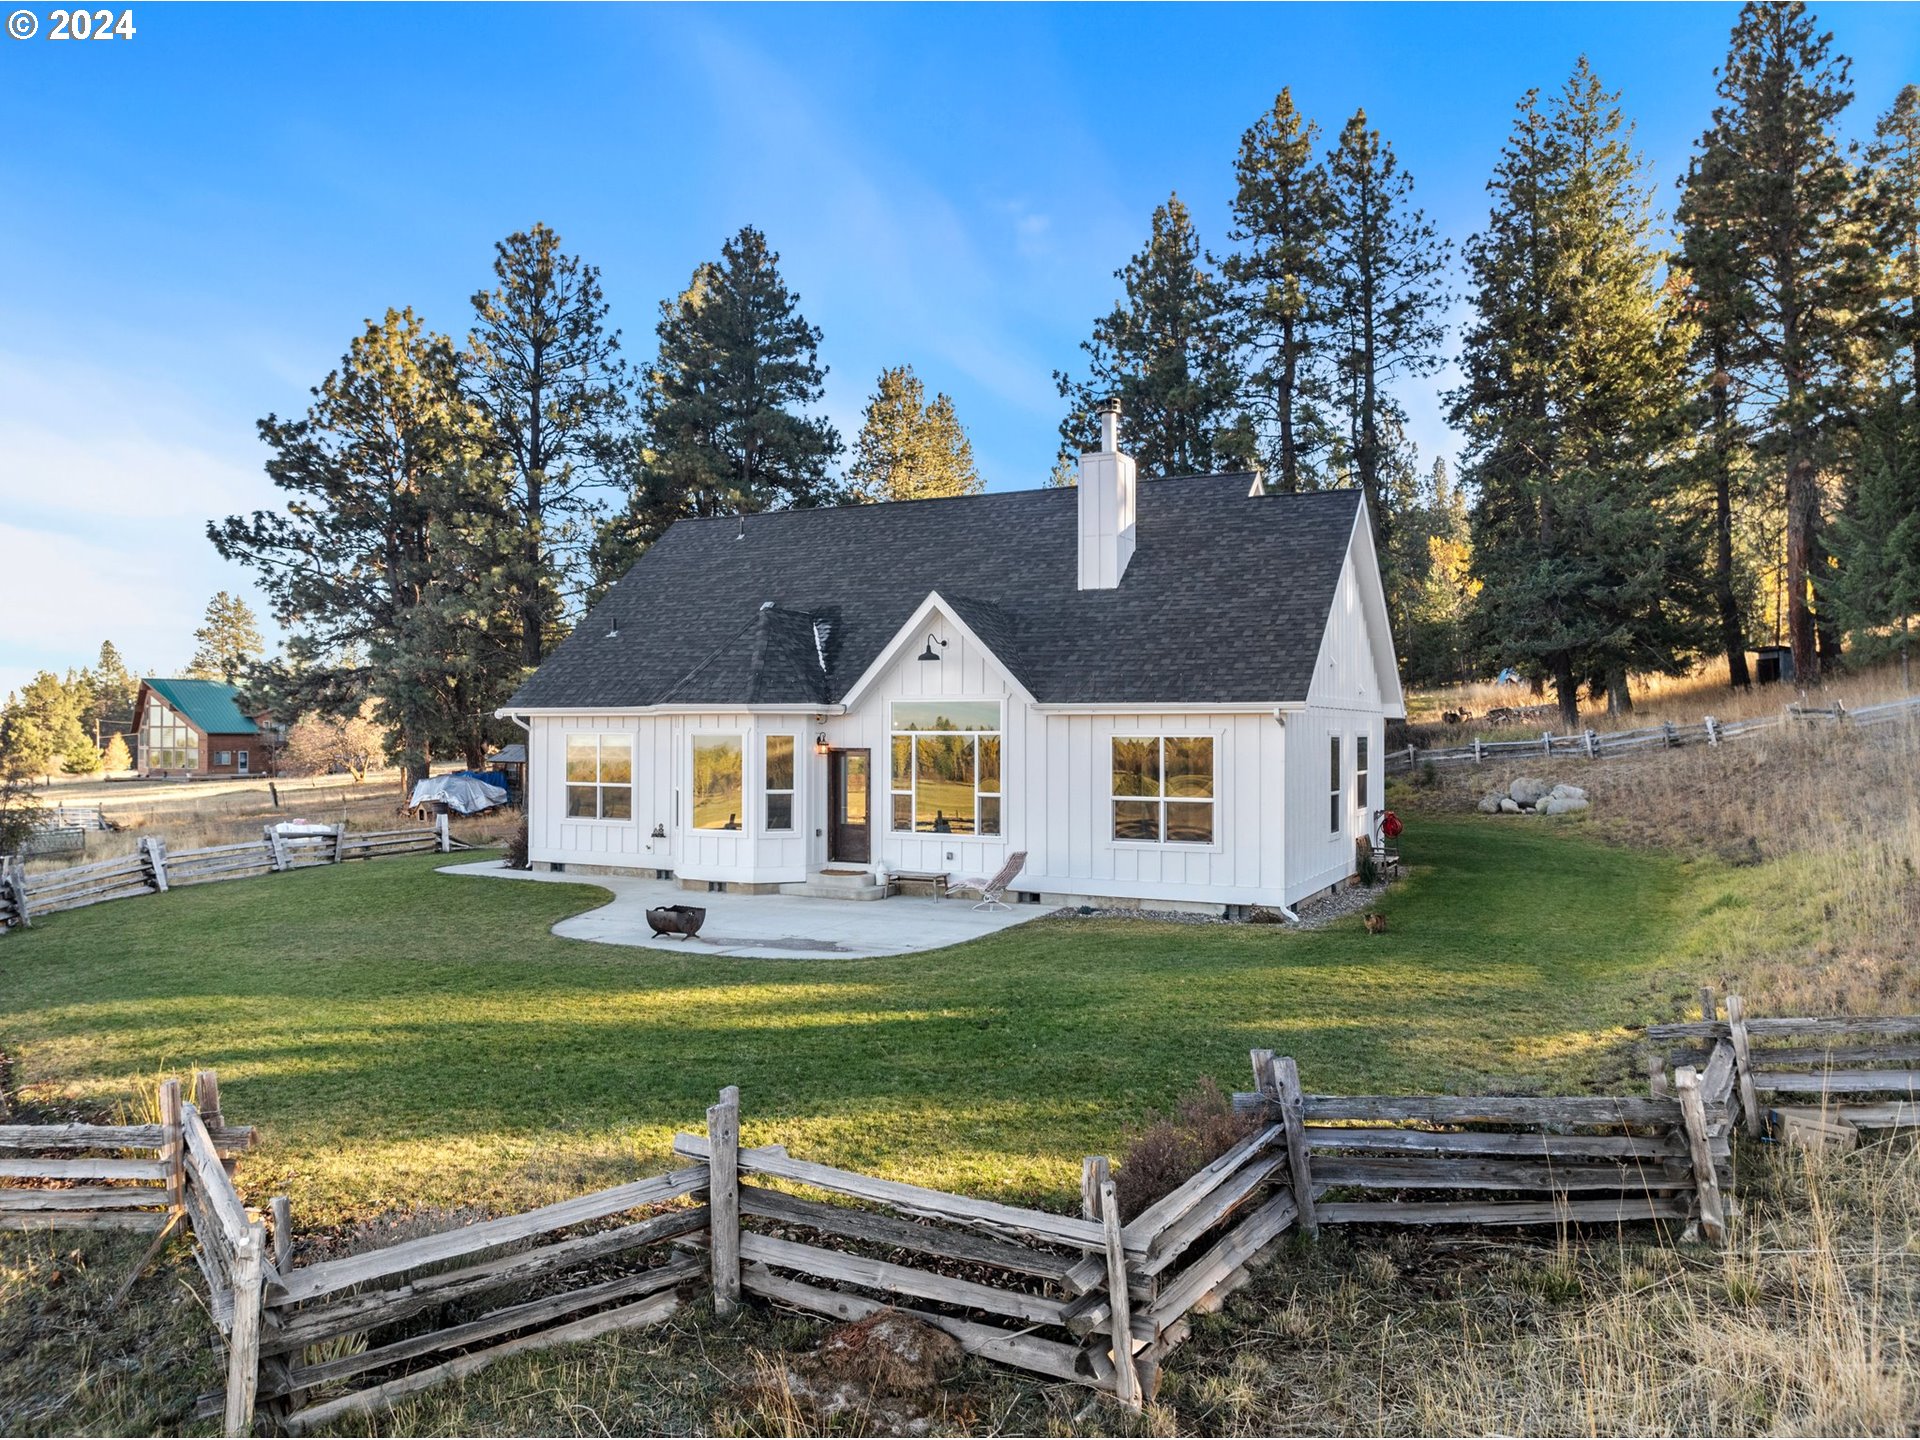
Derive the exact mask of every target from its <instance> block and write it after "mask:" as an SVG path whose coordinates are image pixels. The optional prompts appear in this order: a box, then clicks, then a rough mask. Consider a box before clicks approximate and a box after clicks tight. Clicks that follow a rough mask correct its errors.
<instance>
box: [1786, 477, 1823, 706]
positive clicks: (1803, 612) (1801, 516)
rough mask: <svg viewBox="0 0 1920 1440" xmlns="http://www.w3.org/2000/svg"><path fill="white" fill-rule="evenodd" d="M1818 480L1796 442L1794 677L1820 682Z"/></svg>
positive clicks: (1790, 521)
mask: <svg viewBox="0 0 1920 1440" xmlns="http://www.w3.org/2000/svg"><path fill="white" fill-rule="evenodd" d="M1815 492H1816V481H1815V477H1814V468H1813V458H1812V456H1810V455H1808V454H1806V453H1805V451H1804V449H1802V447H1800V446H1798V445H1796V446H1794V453H1792V454H1790V456H1789V458H1788V461H1787V642H1788V643H1789V644H1790V645H1792V646H1793V674H1794V679H1795V681H1796V682H1797V683H1799V684H1801V685H1818V684H1819V683H1820V652H1819V648H1818V646H1819V636H1818V634H1817V633H1816V631H1815V629H1814V623H1813V606H1812V603H1811V596H1810V594H1809V591H1810V590H1811V588H1812V585H1813V547H1814V523H1815V513H1816V504H1817V500H1816V493H1815Z"/></svg>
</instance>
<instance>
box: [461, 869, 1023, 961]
mask: <svg viewBox="0 0 1920 1440" xmlns="http://www.w3.org/2000/svg"><path fill="white" fill-rule="evenodd" d="M440 873H441V874H443V875H478V876H483V877H485V878H487V879H490V880H525V881H531V882H534V883H536V884H540V883H545V884H559V885H597V886H599V887H600V888H601V889H603V890H610V891H612V892H613V899H612V901H611V902H609V903H608V904H606V905H602V906H600V907H599V908H598V909H596V910H589V911H587V912H586V913H585V914H582V915H575V916H572V917H571V918H569V919H566V920H562V921H561V922H560V923H559V924H557V925H555V926H554V927H553V933H554V934H556V935H559V936H561V937H562V938H564V939H568V940H594V941H598V942H599V943H600V944H602V945H630V946H634V947H636V948H638V949H643V950H666V951H671V952H674V953H676V954H691V955H725V956H737V957H739V958H742V959H755V960H817V959H823V958H827V957H861V956H879V955H911V954H914V953H915V952H917V951H921V950H939V949H941V948H943V947H945V946H948V945H958V944H960V943H961V942H962V941H966V940H977V939H979V938H980V937H981V936H983V935H992V934H996V933H997V932H999V931H1001V930H1007V929H1010V928H1012V927H1013V926H1015V925H1021V924H1024V923H1025V922H1027V921H1029V920H1037V919H1038V918H1039V917H1040V916H1042V915H1045V914H1047V913H1048V907H1047V906H1045V905H1015V906H1014V907H1013V908H1012V909H1010V910H975V909H974V908H973V902H972V901H970V900H933V899H924V898H921V897H918V896H904V895H896V896H893V897H891V898H889V899H886V900H820V899H815V898H813V897H811V896H804V895H725V894H723V895H707V894H702V893H701V892H699V891H695V890H683V889H681V888H680V886H679V885H678V884H676V883H675V882H673V881H671V880H649V879H642V878H640V877H639V876H635V875H566V874H561V875H554V874H551V873H548V872H546V871H531V870H509V869H507V868H506V867H505V866H504V865H502V864H501V863H500V862H499V861H498V860H481V861H476V862H474V863H472V864H467V865H443V866H441V867H440ZM657 905H702V906H705V907H706V911H707V920H706V924H705V925H704V926H702V927H701V931H700V934H698V935H697V936H695V937H694V938H693V939H691V940H684V939H681V938H679V937H678V936H671V935H670V936H665V937H661V936H656V935H655V934H654V933H653V931H652V930H651V929H649V928H648V925H647V914H646V912H647V911H648V909H649V908H651V907H653V906H657Z"/></svg>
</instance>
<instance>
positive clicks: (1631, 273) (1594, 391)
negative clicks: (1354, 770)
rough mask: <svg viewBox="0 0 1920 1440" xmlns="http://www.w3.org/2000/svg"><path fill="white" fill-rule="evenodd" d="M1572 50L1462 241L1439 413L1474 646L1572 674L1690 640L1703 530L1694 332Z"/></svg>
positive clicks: (1671, 660)
mask: <svg viewBox="0 0 1920 1440" xmlns="http://www.w3.org/2000/svg"><path fill="white" fill-rule="evenodd" d="M1630 135H1631V132H1630V130H1629V128H1628V126H1627V124H1626V122H1625V120H1624V118H1623V117H1622V115H1621V113H1620V110H1619V107H1618V97H1617V96H1615V95H1612V94H1609V93H1607V92H1606V91H1605V90H1604V89H1603V88H1602V86H1601V85H1600V82H1599V80H1598V79H1597V78H1596V77H1595V76H1594V75H1593V74H1592V72H1591V70H1590V69H1589V68H1588V66H1587V64H1586V62H1585V61H1584V60H1582V61H1581V62H1580V64H1579V65H1578V66H1577V67H1576V69H1575V71H1574V74H1573V76H1572V78H1571V79H1570V80H1569V81H1568V83H1567V85H1566V86H1565V87H1564V88H1563V89H1562V91H1561V92H1560V94H1559V95H1558V96H1556V97H1555V99H1554V101H1553V103H1552V105H1551V106H1550V107H1549V108H1547V109H1545V110H1543V109H1542V108H1541V106H1540V104H1539V97H1538V96H1537V94H1535V93H1533V92H1529V94H1528V95H1527V96H1526V97H1525V99H1523V101H1522V102H1521V106H1520V115H1519V118H1518V120H1517V122H1516V124H1515V127H1514V131H1513V135H1512V137H1511V138H1510V140H1509V142H1508V144H1507V147H1506V149H1505V150H1504V151H1503V152H1502V158H1501V162H1500V165H1499V168H1498V169H1497V170H1496V172H1495V175H1494V179H1493V181H1492V183H1491V184H1490V186H1489V189H1490V190H1491V191H1492V193H1493V195H1494V207H1493V212H1492V215H1491V217H1490V219H1489V223H1488V226H1487V228H1486V229H1485V230H1484V231H1483V232H1482V233H1481V234H1480V235H1478V236H1476V237H1475V239H1474V240H1473V242H1472V243H1471V244H1470V245H1469V246H1468V250H1467V261H1468V268H1469V271H1470V274H1471V276H1472V279H1473V307H1474V320H1473V322H1472V324H1471V326H1470V328H1469V331H1468V334H1467V337H1466V346H1465V350H1464V353H1463V356H1462V362H1461V363H1462V369H1463V371H1464V372H1465V377H1466V379H1465V383H1464V384H1463V386H1462V387H1461V388H1460V390H1458V391H1456V392H1455V394H1454V395H1453V397H1452V402H1453V418H1454V421H1455V423H1456V424H1458V425H1460V426H1461V427H1462V428H1464V429H1465V430H1466V431H1467V433H1468V437H1469V440H1468V456H1469V464H1470V473H1471V475H1472V478H1473V480H1474V482H1475V484H1476V487H1477V489H1478V491H1479V498H1478V503H1477V505H1476V507H1475V512H1474V534H1473V547H1474V564H1475V567H1476V571H1477V573H1478V576H1479V578H1480V580H1481V581H1482V589H1481V591H1480V594H1479V597H1478V606H1477V612H1478V613H1477V621H1478V628H1479V633H1480V635H1481V636H1482V638H1483V643H1484V644H1485V645H1487V647H1488V648H1489V650H1490V651H1491V652H1493V653H1494V654H1495V655H1496V656H1497V658H1500V659H1502V660H1514V659H1518V660H1520V661H1522V663H1523V664H1524V665H1525V666H1526V667H1527V668H1528V669H1529V670H1531V671H1532V672H1533V673H1535V674H1538V675H1541V676H1543V677H1544V678H1547V679H1550V680H1552V681H1553V683H1554V688H1555V694H1556V698H1557V700H1558V703H1559V706H1560V711H1561V716H1562V719H1563V721H1564V723H1566V724H1567V725H1568V726H1569V727H1571V726H1573V725H1577V724H1578V722H1579V689H1580V685H1581V682H1582V681H1584V680H1586V679H1588V678H1590V677H1605V678H1606V679H1607V680H1608V682H1609V686H1610V688H1613V686H1615V685H1617V686H1618V687H1619V688H1621V689H1624V677H1625V674H1626V672H1627V670H1628V669H1630V668H1631V669H1639V670H1646V669H1673V668H1677V667H1678V666H1679V665H1681V664H1682V663H1683V662H1684V660H1685V659H1686V658H1687V656H1688V655H1689V653H1690V651H1691V650H1692V648H1693V647H1694V646H1695V645H1696V644H1697V643H1698V634H1697V631H1698V622H1697V615H1698V608H1699V602H1698V600H1697V598H1696V597H1694V596H1693V595H1692V594H1691V593H1690V591H1689V588H1688V576H1689V574H1690V573H1693V572H1697V570H1698V557H1699V554H1700V552H1701V547H1702V545H1703V537H1702V536H1701V535H1700V534H1699V532H1698V528H1697V525H1696V524H1695V523H1694V521H1693V518H1692V515H1691V513H1690V511H1689V509H1688V507H1687V506H1686V505H1685V504H1684V503H1683V498H1684V497H1683V487H1684V480H1685V471H1684V467H1683V465H1682V463H1681V462H1682V460H1683V458H1684V454H1683V450H1682V446H1683V443H1684V438H1685V428H1686V427H1685V421H1686V415H1687V401H1688V394H1687V391H1686V376H1685V367H1684V364H1683V358H1684V354H1685V350H1686V346H1687V345H1688V343H1689V342H1690V339H1691V336H1690V334H1689V331H1688V328H1687V325H1686V322H1685V320H1684V318H1683V317H1682V316H1681V314H1680V313H1679V301H1678V296H1677V295H1676V294H1675V292H1674V291H1673V290H1672V289H1671V288H1670V287H1668V286H1667V285H1665V284H1664V283H1663V275H1662V271H1663V267H1664V261H1665V257H1664V255H1663V254H1662V252H1661V251H1660V250H1659V248H1658V247H1657V245H1656V244H1655V243H1654V235H1655V223H1654V219H1653V215H1652V209H1651V204H1650V193H1649V190H1648V187H1647V185H1646V183H1645V178H1644V167H1643V164H1642V162H1641V160H1640V157H1639V156H1638V155H1637V154H1636V153H1635V152H1634V151H1633V149H1632V148H1631V143H1630Z"/></svg>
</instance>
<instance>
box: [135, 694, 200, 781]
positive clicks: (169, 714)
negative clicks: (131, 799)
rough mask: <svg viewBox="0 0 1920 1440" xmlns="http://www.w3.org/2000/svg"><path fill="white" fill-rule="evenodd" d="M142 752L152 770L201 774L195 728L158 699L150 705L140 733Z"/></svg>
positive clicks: (149, 703) (198, 741) (198, 745)
mask: <svg viewBox="0 0 1920 1440" xmlns="http://www.w3.org/2000/svg"><path fill="white" fill-rule="evenodd" d="M140 749H141V751H142V753H144V755H145V756H146V767H147V769H149V770H198V769H199V768H200V737H199V735H198V734H197V733H195V731H194V729H193V727H192V726H191V725H189V724H187V722H186V721H184V720H182V719H181V718H180V717H179V716H178V715H176V714H174V712H173V707H172V706H170V705H168V704H166V703H165V702H164V701H161V700H158V699H150V700H148V701H147V717H146V723H145V725H144V726H143V727H142V728H141V731H140Z"/></svg>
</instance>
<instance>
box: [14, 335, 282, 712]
mask: <svg viewBox="0 0 1920 1440" xmlns="http://www.w3.org/2000/svg"><path fill="white" fill-rule="evenodd" d="M250 449H251V446H250V443H249V442H248V441H246V440H244V439H236V438H235V436H233V435H230V434H227V433H225V431H224V430H223V428H222V427H221V426H219V425H218V424H217V423H215V422H213V421H211V420H209V419H208V418H207V417H205V416H204V415H202V414H201V413H200V412H199V410H198V409H197V408H196V406H195V404H194V402H193V401H192V399H191V398H190V397H189V396H188V395H187V394H186V393H184V392H182V391H181V390H179V389H178V388H177V387H176V386H174V385H173V384H171V383H170V382H167V381H163V380H157V379H154V378H152V377H149V376H141V375H135V374H130V373H123V372H116V371H113V370H110V369H107V368H105V367H102V366H97V365H88V364H84V363H73V362H51V361H42V362H38V363H30V362H28V361H27V360H26V358H25V357H23V356H20V355H16V354H11V353H6V352H0V513H4V516H5V519H4V521H0V609H4V611H5V612H6V613H7V614H9V615H10V616H11V617H13V619H12V623H10V624H9V625H8V627H7V629H6V631H5V633H4V635H3V636H0V691H5V690H10V689H14V688H16V687H17V686H19V685H20V684H21V683H22V682H23V681H25V680H26V679H28V678H30V677H31V676H32V674H33V673H34V672H35V671H36V670H39V669H43V668H44V669H51V670H57V671H63V670H65V669H66V668H67V667H69V666H71V665H75V664H81V663H86V662H87V661H90V660H91V659H92V657H93V655H94V652H95V651H97V650H98V649H99V646H100V642H101V641H102V640H104V639H111V640H112V641H113V642H114V644H115V645H117V646H118V647H119V648H120V649H121V651H122V652H123V653H124V654H125V655H126V656H127V657H128V660H129V663H131V664H134V665H136V666H144V667H152V668H157V669H161V670H169V669H173V668H176V667H178V666H179V665H181V664H183V663H184V662H185V660H186V659H187V656H188V654H189V652H190V651H191V649H192V645H193V641H192V632H193V629H194V626H195V625H196V624H197V623H198V622H199V619H200V614H201V611H202V609H203V608H204V606H205V605H206V601H207V597H208V596H209V595H211V594H212V593H213V592H214V591H215V590H218V589H222V588H226V589H235V590H245V589H246V588H247V587H246V585H245V581H244V577H243V576H241V575H240V574H239V573H238V572H237V571H236V570H235V569H234V568H233V567H231V566H229V565H227V564H226V563H225V562H223V561H222V560H220V559H219V557H218V556H217V555H216V554H215V553H214V551H213V548H212V546H210V545H209V544H208V543H207V541H206V538H205V535H204V533H203V531H204V528H205V525H206V522H207V521H208V520H209V519H211V518H214V517H215V516H219V515H225V514H229V513H231V512H233V511H236V510H244V509H250V508H253V507H254V506H257V505H265V504H268V503H270V502H271V495H272V491H271V487H270V485H269V484H268V483H267V481H266V479H265V478H264V476H263V475H262V473H261V471H260V468H259V464H258V461H257V459H256V458H255V457H254V456H253V455H252V454H250V453H249V452H250Z"/></svg>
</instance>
